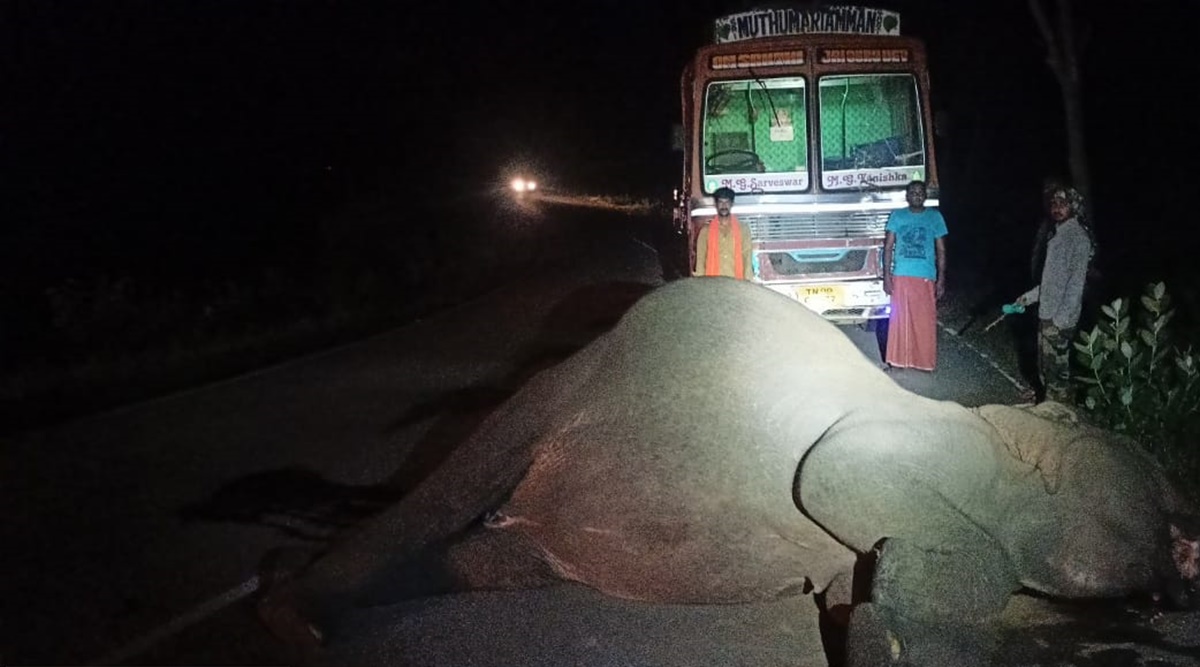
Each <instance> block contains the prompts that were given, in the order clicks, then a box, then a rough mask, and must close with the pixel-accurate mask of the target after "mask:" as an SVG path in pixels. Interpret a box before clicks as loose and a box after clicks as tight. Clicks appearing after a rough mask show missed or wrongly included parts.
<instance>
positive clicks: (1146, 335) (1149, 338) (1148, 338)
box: [1138, 329, 1157, 347]
mask: <svg viewBox="0 0 1200 667" xmlns="http://www.w3.org/2000/svg"><path fill="white" fill-rule="evenodd" d="M1138 338H1141V339H1142V342H1143V343H1145V344H1146V345H1149V346H1150V347H1154V344H1155V343H1156V342H1157V341H1155V339H1154V334H1152V333H1150V332H1149V331H1146V330H1145V329H1138Z"/></svg>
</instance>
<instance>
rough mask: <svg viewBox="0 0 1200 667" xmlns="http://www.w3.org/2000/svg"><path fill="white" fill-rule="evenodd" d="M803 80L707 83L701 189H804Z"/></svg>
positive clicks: (806, 174) (761, 190) (772, 190)
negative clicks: (702, 187)
mask: <svg viewBox="0 0 1200 667" xmlns="http://www.w3.org/2000/svg"><path fill="white" fill-rule="evenodd" d="M804 93H805V85H804V79H802V78H798V77H787V78H774V79H760V78H752V79H747V80H742V81H720V82H715V83H711V84H709V86H708V90H707V91H706V94H705V102H704V121H703V122H704V125H703V127H704V145H703V151H704V189H705V191H707V192H709V193H711V192H713V191H714V190H716V189H717V188H719V187H723V186H724V187H730V188H733V189H734V190H735V191H738V192H789V191H797V190H806V189H807V188H808V134H807V128H808V121H807V117H806V115H805V114H806V111H805V97H804Z"/></svg>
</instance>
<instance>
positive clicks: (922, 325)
mask: <svg viewBox="0 0 1200 667" xmlns="http://www.w3.org/2000/svg"><path fill="white" fill-rule="evenodd" d="M925 193H926V189H925V182H924V181H912V182H910V183H909V184H908V188H907V189H906V191H905V195H906V199H907V200H908V207H907V208H902V209H897V210H895V211H892V215H891V216H890V217H889V218H888V222H887V226H886V227H885V228H884V229H885V232H886V234H887V236H886V238H885V240H884V246H883V291H884V292H887V293H888V295H890V296H891V297H892V312H891V317H890V318H889V320H888V334H887V351H886V353H885V354H884V361H885V362H886V367H888V368H890V367H899V368H917V369H920V370H924V371H932V370H933V369H934V367H935V366H937V300H938V299H940V298H942V294H943V292H944V291H945V288H946V246H945V243H944V237H945V236H946V221H945V219H943V218H942V214H941V213H940V212H938V211H937V209H932V208H925Z"/></svg>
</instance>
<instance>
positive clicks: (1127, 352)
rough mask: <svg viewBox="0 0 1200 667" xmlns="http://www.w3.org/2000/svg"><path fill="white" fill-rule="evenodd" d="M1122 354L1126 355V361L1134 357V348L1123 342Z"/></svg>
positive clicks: (1125, 341) (1127, 342)
mask: <svg viewBox="0 0 1200 667" xmlns="http://www.w3.org/2000/svg"><path fill="white" fill-rule="evenodd" d="M1121 354H1123V355H1125V358H1126V359H1129V358H1131V357H1133V346H1132V345H1130V344H1129V341H1127V340H1123V341H1121Z"/></svg>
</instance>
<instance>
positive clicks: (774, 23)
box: [713, 6, 900, 44]
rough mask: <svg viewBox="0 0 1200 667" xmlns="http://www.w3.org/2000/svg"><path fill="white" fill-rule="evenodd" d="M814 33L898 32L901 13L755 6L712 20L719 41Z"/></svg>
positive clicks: (858, 8)
mask: <svg viewBox="0 0 1200 667" xmlns="http://www.w3.org/2000/svg"><path fill="white" fill-rule="evenodd" d="M817 33H840V34H852V35H899V34H900V14H899V12H893V11H889V10H886V9H875V8H872V7H851V6H833V7H820V8H816V9H755V10H751V11H748V12H740V13H738V14H729V15H727V16H722V17H721V18H719V19H717V20H716V21H714V23H713V37H714V39H715V41H716V42H717V43H718V44H721V43H724V42H739V41H742V40H747V39H758V38H760V37H779V36H783V35H810V34H817Z"/></svg>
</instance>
